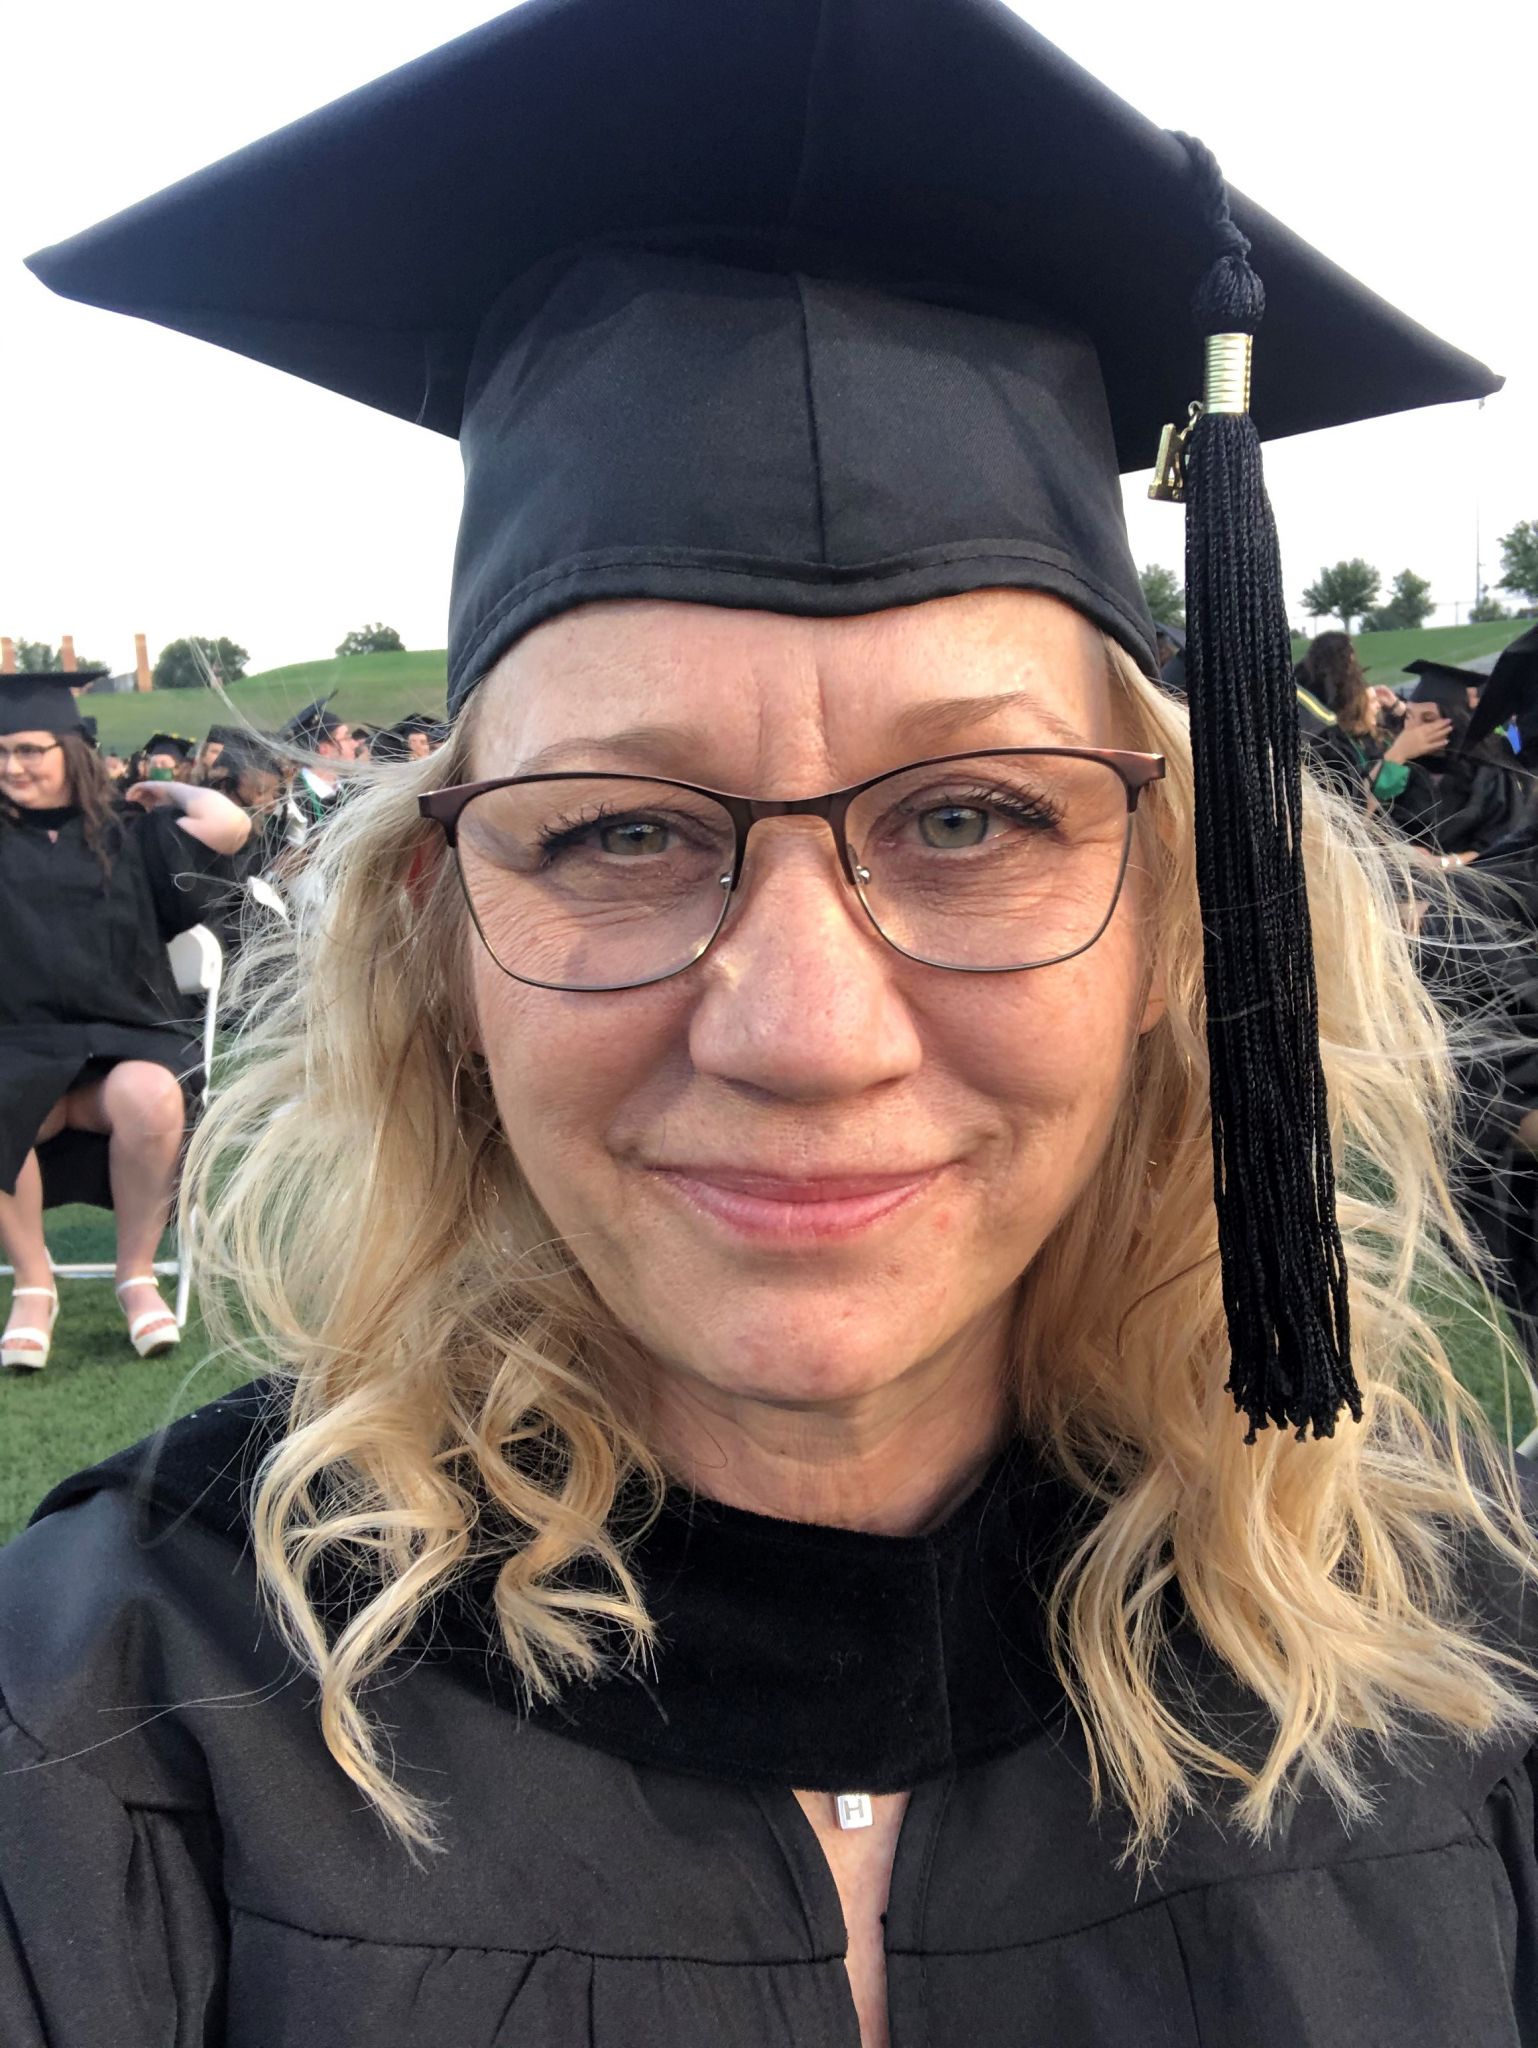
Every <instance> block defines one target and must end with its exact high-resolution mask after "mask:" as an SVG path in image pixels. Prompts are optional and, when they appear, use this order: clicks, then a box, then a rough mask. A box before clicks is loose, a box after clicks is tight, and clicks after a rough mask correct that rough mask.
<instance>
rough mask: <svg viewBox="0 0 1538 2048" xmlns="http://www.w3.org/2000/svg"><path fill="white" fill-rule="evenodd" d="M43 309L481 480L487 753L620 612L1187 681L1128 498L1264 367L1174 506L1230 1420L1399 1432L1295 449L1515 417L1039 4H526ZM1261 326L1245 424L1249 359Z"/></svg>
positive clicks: (58, 280) (75, 250)
mask: <svg viewBox="0 0 1538 2048" xmlns="http://www.w3.org/2000/svg"><path fill="white" fill-rule="evenodd" d="M1252 249H1253V254H1254V259H1255V262H1254V267H1253V268H1252V267H1251V265H1250V263H1249V262H1248V260H1247V258H1248V256H1249V254H1250V253H1251V251H1252ZM30 261H31V265H32V268H33V269H34V271H35V272H36V273H37V275H38V276H39V277H41V278H42V279H43V280H44V281H45V282H46V283H48V284H49V285H51V286H53V287H54V288H55V289H56V290H58V291H60V292H63V293H65V294H66V295H68V296H72V297H75V298H79V299H83V300H85V301H87V302H89V303H91V304H94V305H99V306H107V307H111V308H114V309H116V310H118V311H121V312H127V313H134V314H137V315H139V316H141V317H143V318H146V319H150V320H155V321H158V322H160V323H162V324H164V325H166V326H170V327H175V328H179V329H181V330H182V331H183V332H185V333H188V334H193V335H198V336H201V337H203V338H204V339H207V340H209V341H214V342H217V343H219V344H221V345H222V346H224V347H227V348H231V349H235V350H238V351H240V352H241V353H243V354H246V355H249V356H253V357H256V358H257V359H258V360H260V361H263V362H268V363H272V364H276V365H277V366H279V367H280V368H283V369H286V370H290V371H292V372H294V373H295V374H296V375H298V376H301V377H304V378H306V379H308V380H310V381H311V382H314V383H318V384H322V385H326V386H328V387H330V388H331V389H333V390H336V391H340V392H345V393H347V394H348V395H350V396H352V397H354V398H358V399H361V400H363V401H364V402H365V403H367V404H370V405H374V406H377V407H380V408H381V409H383V410H385V411H387V412H392V413H396V414H398V415H400V416H401V417H403V418H406V419H409V420H413V421H416V422H417V423H419V424H421V425H423V426H426V427H430V428H433V429H434V430H436V431H438V432H440V433H445V434H452V435H457V436H458V438H459V440H460V443H461V447H462V452H463V456H464V463H465V478H466V482H465V504H464V513H463V519H462V524H461V529H460V537H459V548H458V554H457V558H456V564H455V573H454V585H453V595H452V605H451V617H450V630H449V705H450V710H451V713H453V712H457V711H458V709H459V707H460V706H461V705H462V704H463V702H464V700H465V697H466V695H467V694H468V692H469V691H470V690H471V689H472V688H473V687H474V686H475V684H476V682H477V681H478V680H479V678H480V677H481V676H482V675H484V674H485V672H486V670H487V669H488V668H489V667H490V666H491V665H492V664H493V663H494V662H495V661H496V660H497V658H498V657H499V656H500V655H501V654H502V653H503V652H505V650H506V649H507V648H508V647H509V646H511V645H512V643H513V642H514V641H515V640H516V639H517V638H518V637H519V635H520V634H522V633H524V632H526V631H528V630H529V629H530V628H531V627H532V626H534V625H535V624H537V623H539V622H540V621H541V620H543V619H546V618H549V617H551V616H553V615H554V614H556V613H558V612H560V611H563V610H565V609H567V608H569V607H571V606H574V605H577V604H580V603H583V602H585V601H587V600H589V599H594V598H601V597H620V596H629V597H653V598H657V597H660V598H673V599H681V600H690V601H695V602H702V603H710V604H721V605H737V606H747V607H753V608H767V609H770V610H778V611H784V612H791V613H801V614H819V615H843V614H850V613H859V612H868V611H872V610H878V609H883V608H886V607H890V606H895V605H903V604H911V603H915V602H918V601H921V600H924V599H928V598H934V597H939V596H944V595H948V594H951V593H955V592H961V591H966V590H972V589H976V588H980V587H987V586H998V585H1006V586H1014V587H1018V588H1025V589H1032V590H1040V591H1046V592H1049V593H1051V594H1053V595H1056V596H1058V597H1060V598H1063V599H1066V600H1067V601H1068V602H1069V603H1071V604H1073V605H1075V606H1076V607H1077V608H1078V609H1079V610H1080V611H1081V612H1083V613H1084V614H1086V615H1087V616H1088V617H1089V618H1090V619H1092V620H1093V621H1095V623H1097V624H1098V625H1099V626H1101V627H1102V628H1103V629H1104V630H1105V631H1106V632H1107V633H1109V634H1110V635H1112V636H1113V637H1114V638H1115V639H1116V640H1117V641H1119V642H1120V644H1121V645H1122V646H1123V647H1125V648H1127V649H1128V650H1129V651H1130V652H1131V653H1132V654H1133V655H1134V657H1135V658H1136V659H1137V660H1138V661H1139V662H1140V663H1141V664H1142V665H1143V666H1144V668H1145V669H1147V670H1148V671H1149V672H1150V673H1152V672H1153V626H1152V621H1151V620H1150V618H1149V616H1148V613H1147V609H1146V607H1145V605H1144V602H1143V599H1142V594H1141V590H1140V587H1139V583H1138V578H1137V573H1136V570H1135V567H1134V565H1133V562H1132V559H1131V554H1130V551H1129V548H1128V543H1127V537H1126V532H1125V527H1124V523H1123V517H1122V508H1121V498H1120V489H1119V484H1118V474H1119V472H1120V471H1123V470H1128V469H1146V468H1147V467H1148V465H1149V464H1150V463H1151V462H1152V461H1153V460H1154V455H1155V447H1156V444H1157V443H1158V441H1159V435H1160V429H1161V427H1162V426H1164V425H1165V424H1166V423H1175V424H1176V425H1180V424H1183V423H1185V422H1186V421H1187V418H1188V407H1189V405H1190V402H1191V401H1192V400H1193V399H1194V398H1196V397H1198V395H1200V383H1201V379H1200V359H1201V355H1202V347H1201V337H1202V336H1203V335H1207V336H1220V337H1222V336H1226V337H1230V339H1228V340H1221V341H1219V342H1218V343H1216V344H1215V347H1214V349H1210V350H1209V355H1210V363H1209V372H1208V379H1207V386H1206V393H1205V397H1206V407H1207V410H1206V415H1205V416H1204V417H1202V418H1201V419H1200V421H1199V423H1198V424H1196V426H1195V428H1194V431H1193V432H1192V433H1191V434H1190V435H1189V436H1188V437H1186V438H1185V439H1184V440H1181V439H1178V438H1175V439H1172V440H1171V442H1170V444H1169V446H1168V448H1167V449H1166V450H1165V451H1164V453H1165V455H1166V457H1167V459H1166V460H1164V461H1163V462H1162V464H1161V472H1160V473H1161V476H1162V478H1163V480H1164V483H1165V486H1166V488H1167V490H1168V491H1169V493H1170V494H1172V495H1179V494H1181V493H1182V492H1183V494H1184V495H1185V497H1186V501H1187V561H1186V588H1187V593H1188V604H1187V618H1188V642H1187V650H1186V668H1187V683H1188V687H1189V692H1190V703H1191V713H1192V731H1193V742H1194V747H1195V754H1196V771H1197V789H1198V831H1197V856H1198V860H1197V866H1198V876H1199V882H1200V888H1201V894H1202V908H1203V924H1204V930H1205V933H1206V969H1207V989H1208V1013H1209V1048H1210V1052H1211V1057H1212V1089H1213V1126H1214V1147H1215V1193H1216V1199H1217V1209H1218V1225H1219V1244H1220V1250H1221V1255H1222V1264H1223V1277H1224V1295H1225V1302H1226V1306H1227V1310H1228V1317H1229V1328H1230V1336H1231V1341H1232V1353H1233V1377H1232V1380H1231V1382H1230V1384H1231V1386H1232V1388H1233V1391H1234V1395H1235V1399H1236V1401H1237V1402H1238V1404H1239V1405H1240V1406H1241V1408H1242V1409H1243V1410H1244V1412H1245V1413H1246V1414H1247V1415H1248V1416H1249V1418H1250V1421H1251V1424H1252V1428H1253V1427H1264V1426H1265V1424H1266V1423H1267V1421H1272V1422H1277V1423H1281V1422H1284V1421H1285V1422H1288V1423H1291V1424H1292V1425H1294V1426H1296V1427H1298V1428H1299V1429H1300V1430H1301V1429H1302V1428H1303V1427H1305V1426H1308V1425H1311V1426H1312V1427H1313V1428H1314V1429H1315V1430H1316V1431H1318V1432H1324V1431H1328V1430H1329V1428H1331V1427H1332V1425H1333V1420H1334V1417H1335V1414H1336V1412H1337V1409H1338V1408H1339V1407H1340V1406H1341V1405H1342V1404H1346V1405H1349V1406H1351V1407H1352V1409H1353V1411H1356V1410H1358V1409H1359V1398H1358V1396H1357V1393H1356V1389H1355V1386H1354V1383H1353V1381H1352V1379H1351V1375H1350V1368H1349V1344H1348V1336H1347V1330H1346V1309H1345V1276H1344V1265H1343V1259H1342V1254H1341V1247H1340V1238H1339V1234H1338V1231H1337V1229H1336V1224H1335V1215H1334V1191H1333V1180H1332V1166H1331V1159H1330V1147H1329V1138H1328V1127H1327V1122H1326V1111H1325V1101H1324V1088H1323V1080H1322V1074H1321V1070H1320V1066H1319V1058H1318V1046H1317V1021H1316V1004H1315V997H1314V986H1313V964H1312V950H1311V940H1310V936H1309V926H1308V914H1307V902H1306V895H1305V891H1304V884H1303V872H1302V864H1301V853H1300V851H1299V833H1298V807H1299V804H1300V802H1301V795H1300V780H1299V771H1298V766H1297V728H1296V716H1297V714H1296V704H1295V700H1294V697H1293V689H1292V676H1291V660H1290V649H1289V641H1288V633H1287V618H1286V607H1285V603H1284V601H1283V596H1282V590H1281V578H1280V570H1279V565H1278V561H1277V555H1276V545H1275V536H1274V533H1273V531H1272V529H1271V525H1270V515H1269V510H1268V508H1267V506H1266V502H1265V497H1264V490H1263V487H1262V485H1261V482H1260V474H1259V455H1258V440H1257V429H1259V430H1260V431H1264V432H1265V433H1268V434H1272V435H1279V434H1292V433H1300V432H1303V431H1305V430H1306V429H1310V428H1315V427H1324V426H1329V425H1333V424H1336V423H1338V422H1341V421H1346V420H1356V419H1365V418H1370V417H1372V416H1374V415H1377V414H1380V413H1385V412H1392V411H1396V410H1399V409H1402V408H1404V407H1408V406H1416V405H1427V404H1434V403H1437V402H1440V401H1442V400H1447V399H1458V398H1474V397H1480V396H1483V395H1484V394H1486V393H1487V392H1489V391H1492V390H1494V389H1495V388H1496V387H1497V385H1498V382H1499V380H1498V379H1497V378H1495V377H1493V376H1492V375H1491V374H1490V373H1489V372H1488V371H1487V370H1485V369H1484V368H1483V367H1482V366H1481V365H1480V364H1478V363H1476V362H1474V361H1472V360H1471V359H1470V358H1469V357H1467V356H1465V355H1462V354H1460V353H1459V352H1458V351H1457V350H1455V349H1453V348H1450V347H1448V346H1447V345H1445V344H1444V343H1442V342H1440V341H1438V340H1436V339H1435V338H1434V337H1433V336H1431V335H1430V334H1428V333H1427V332H1425V330H1424V329H1422V328H1419V327H1417V326H1415V325H1414V324H1413V323H1412V322H1410V321H1409V320H1407V319H1405V318H1404V317H1403V316H1402V315H1401V314H1399V313H1397V312H1396V311H1394V310H1393V309H1392V308H1391V307H1389V306H1388V305H1386V304H1385V303H1384V302H1383V301H1382V300H1380V299H1378V298H1376V297H1374V296H1373V294H1372V293H1370V292H1368V291H1366V290H1364V289H1363V288H1362V286H1360V285H1359V284H1357V283H1356V282H1355V281H1354V280H1353V279H1351V278H1350V277H1348V276H1346V275H1345V274H1344V273H1343V272H1342V271H1341V270H1339V269H1338V268H1336V266H1335V265H1333V264H1332V263H1330V262H1328V261H1327V260H1326V259H1325V258H1324V257H1322V256H1320V255H1319V254H1318V253H1317V252H1315V251H1314V250H1312V249H1310V248H1309V247H1307V245H1306V244H1304V243H1303V242H1301V241H1300V240H1299V239H1298V238H1297V237H1296V236H1295V235H1293V234H1292V233H1290V232H1289V230H1288V229H1286V228H1285V227H1283V226H1282V225H1281V224H1280V223H1279V222H1277V221H1275V220H1273V219H1271V218H1270V216H1269V215H1267V214H1266V213H1264V212H1263V211H1262V210H1261V209H1260V208H1259V207H1257V206H1255V205H1253V204H1251V203H1250V202H1248V201H1247V200H1243V199H1241V198H1239V197H1238V196H1237V195H1230V194H1228V193H1227V192H1226V190H1225V187H1224V185H1223V181H1222V179H1221V176H1220V175H1219V174H1218V171H1217V167H1216V165H1215V164H1214V163H1213V161H1212V159H1211V157H1210V155H1209V154H1208V153H1207V152H1206V151H1205V150H1203V149H1202V148H1201V146H1200V145H1199V144H1196V143H1193V142H1191V141H1190V140H1189V139H1187V138H1183V137H1179V136H1174V135H1171V134H1168V133H1166V132H1164V131H1163V130H1161V129H1159V128H1158V127H1156V126H1154V125H1153V123H1151V122H1150V121H1148V120H1146V119H1144V118H1143V117H1142V116H1141V115H1139V114H1137V113H1135V112H1134V111H1133V110H1132V109H1131V108H1129V107H1127V106H1126V105H1125V104H1123V103H1122V102H1121V101H1119V100H1117V99H1116V98H1114V97H1113V96H1112V95H1111V94H1110V93H1108V92H1107V91H1106V90H1105V89H1104V88H1103V87H1102V86H1101V85H1099V84H1098V83H1097V81H1096V80H1094V79H1093V78H1091V77H1089V76H1088V75H1087V74H1086V73H1085V72H1083V71H1082V70H1080V69H1079V68H1078V67H1077V66H1075V65H1074V64H1072V63H1070V62H1069V61H1068V60H1067V59H1066V58H1065V57H1063V56H1062V55H1061V53H1060V52H1059V51H1057V50H1056V49H1054V48H1053V47H1052V46H1051V45H1050V44H1049V43H1047V42H1045V41H1044V40H1043V39H1042V38H1041V37H1040V36H1038V35H1037V34H1035V32H1034V31H1033V30H1031V29H1030V28H1029V27H1027V26H1026V24H1025V23H1024V22H1022V21H1021V20H1020V19H1019V18H1018V17H1017V16H1016V15H1015V14H1013V13H1012V12H1010V11H1009V9H1008V8H1007V7H1005V6H1004V5H1003V4H1001V0H527V4H525V5H524V6H522V7H519V8H518V9H516V10H515V11H514V12H512V13H510V14H506V15H503V16H502V17H501V18H499V19H498V20H495V21H492V22H488V23H487V24H486V25H485V26H484V27H482V28H479V29H476V30H474V31H472V32H471V33H470V34H469V35H466V36H462V37H460V38H459V39H458V40H457V41H455V42H452V43H449V44H447V45H446V46H445V47H444V48H442V49H439V50H436V51H433V52H432V53H430V54H429V55H427V56H425V57H422V58H420V59H418V60H417V61H416V62H414V63H411V64H408V65H406V66H404V67H403V68H401V69H400V70H398V71H396V72H393V73H391V74H390V75H389V76H388V77H386V78H383V79H380V80H377V81H376V82H375V83H373V84H372V85H368V86H365V87H363V88H362V89H361V90H359V91H357V92H354V93H351V94H349V95H348V96H347V97H346V98H344V99H342V100H339V101H337V102H335V103H334V104H333V105H331V106H328V107H325V108H323V109H321V110H320V111H319V112H318V113H315V114H312V115H310V116H308V117H306V118H305V119H304V120H301V121H298V122H296V123H294V124H293V125H292V126H290V127H288V128H285V129H283V130H281V131H279V132H278V133H277V134H275V135H272V136H269V137H268V138H266V139H265V140H264V141H261V142H258V143H255V144H253V145H252V146H250V147H249V148H247V149H244V150H241V151H239V152H237V153H236V154H235V155H233V156H231V157H228V158H226V159H225V160H224V161H223V162H221V163H218V164H215V165H213V166H212V167H210V168H209V169H207V170H204V171H201V172H199V173H198V174H196V175H195V176H193V177H191V178H188V179H185V180H184V181H183V182H181V183H180V184H178V185H175V186H173V187H171V188H169V189H168V190H167V191H165V192H162V193H160V194H158V195H156V196H155V197H153V198H151V199H148V200H146V201H144V202H143V203H142V204H140V205H138V206H135V207H133V208H130V209H129V210H128V211H127V212H125V213H122V214H119V215H118V216H116V217H115V218H114V219H112V220H109V221H106V222H104V223H102V224H101V225H99V226H97V227H95V228H92V229H89V230H88V231H86V232H85V233H84V234H81V235H78V236H76V237H75V238H74V239H73V240H71V241H69V242H65V243H62V244H60V245H59V246H57V247H55V248H52V249H49V250H45V251H43V252H41V253H39V254H38V255H36V256H34V257H32V258H31V259H30ZM1261 275H1263V276H1264V278H1265V281H1266V293H1265V294H1263V293H1262V290H1261V287H1260V283H1259V277H1260V276H1261ZM1267 294H1268V295H1269V309H1268V307H1267ZM1263 313H1264V314H1265V319H1266V326H1265V334H1264V338H1263V340H1262V343H1261V347H1260V351H1259V359H1258V367H1257V374H1256V378H1255V391H1254V400H1253V417H1251V416H1250V412H1249V405H1250V399H1249V390H1248V377H1247V372H1246V364H1245V358H1246V351H1247V346H1248V344H1247V342H1246V341H1244V340H1243V339H1237V340H1236V339H1234V337H1245V336H1248V335H1250V334H1252V333H1253V332H1254V331H1255V329H1256V327H1257V326H1258V325H1259V322H1260V320H1261V317H1262V314H1263ZM1220 620H1221V621H1222V630H1221V632H1220V631H1219V630H1218V622H1219V621H1220ZM1257 905H1259V906H1263V908H1262V909H1258V910H1257V909H1255V908H1253V907H1252V906H1257Z"/></svg>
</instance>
